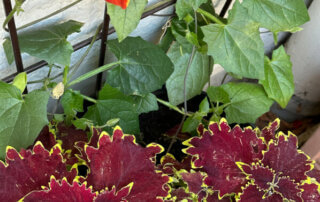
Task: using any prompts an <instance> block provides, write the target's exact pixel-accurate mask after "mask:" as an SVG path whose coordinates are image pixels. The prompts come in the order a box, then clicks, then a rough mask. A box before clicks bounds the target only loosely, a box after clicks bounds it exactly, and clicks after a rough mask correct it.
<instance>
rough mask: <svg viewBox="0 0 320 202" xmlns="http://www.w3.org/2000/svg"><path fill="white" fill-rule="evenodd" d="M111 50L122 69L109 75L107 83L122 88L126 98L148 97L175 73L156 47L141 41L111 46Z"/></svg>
mask: <svg viewBox="0 0 320 202" xmlns="http://www.w3.org/2000/svg"><path fill="white" fill-rule="evenodd" d="M108 45H109V49H110V51H112V52H113V53H114V54H115V56H116V57H117V58H118V60H119V61H120V65H119V66H117V67H115V68H114V69H112V70H111V71H109V73H108V76H107V83H109V84H110V85H111V86H113V87H120V89H121V91H122V92H123V93H125V94H147V93H150V92H153V91H155V90H157V89H159V88H161V86H162V85H163V84H164V83H165V81H166V80H167V79H168V77H169V76H170V74H171V73H172V71H173V64H172V63H171V61H170V59H169V58H168V57H167V56H166V54H165V53H164V52H163V51H162V50H161V49H160V48H159V47H158V46H156V45H154V44H151V43H149V42H146V41H144V40H142V39H141V38H139V37H136V38H132V37H130V38H126V39H125V40H124V41H122V42H121V43H118V41H117V40H112V41H110V42H108Z"/></svg>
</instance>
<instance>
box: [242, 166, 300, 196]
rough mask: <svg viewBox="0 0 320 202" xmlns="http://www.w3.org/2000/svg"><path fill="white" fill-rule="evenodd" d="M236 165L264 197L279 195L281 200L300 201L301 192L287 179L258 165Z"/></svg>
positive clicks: (296, 185) (295, 184)
mask: <svg viewBox="0 0 320 202" xmlns="http://www.w3.org/2000/svg"><path fill="white" fill-rule="evenodd" d="M237 165H238V166H239V167H240V168H241V169H242V170H243V172H244V173H246V174H247V175H248V177H249V179H250V180H252V183H253V184H254V185H256V186H257V188H258V189H259V190H260V191H261V192H263V193H264V196H265V195H268V196H271V195H273V194H280V195H281V196H282V197H283V198H286V199H289V200H294V201H302V199H301V197H300V196H301V191H302V190H301V189H299V188H298V184H297V183H294V181H293V180H290V178H289V177H279V175H280V173H276V172H275V171H273V170H272V169H270V168H268V167H263V166H261V165H259V164H253V165H252V166H249V165H246V164H243V163H239V162H238V163H237Z"/></svg>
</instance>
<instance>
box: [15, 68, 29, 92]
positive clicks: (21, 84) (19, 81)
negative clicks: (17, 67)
mask: <svg viewBox="0 0 320 202" xmlns="http://www.w3.org/2000/svg"><path fill="white" fill-rule="evenodd" d="M12 85H14V86H15V87H17V88H18V89H19V90H20V91H21V93H23V91H24V89H25V88H26V86H27V74H26V73H25V72H21V73H19V74H18V75H17V76H16V77H15V78H14V79H13V82H12Z"/></svg>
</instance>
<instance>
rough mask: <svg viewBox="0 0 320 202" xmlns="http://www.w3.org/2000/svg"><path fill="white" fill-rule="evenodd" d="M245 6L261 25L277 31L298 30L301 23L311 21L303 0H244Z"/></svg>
mask: <svg viewBox="0 0 320 202" xmlns="http://www.w3.org/2000/svg"><path fill="white" fill-rule="evenodd" d="M243 6H244V7H246V8H247V9H248V12H249V15H251V16H252V18H253V19H254V20H255V21H257V22H259V23H260V24H261V27H264V28H267V29H269V30H270V31H272V32H275V33H277V32H280V31H290V32H295V31H298V30H300V29H301V28H299V26H300V25H302V24H304V23H305V22H307V21H309V15H308V10H307V8H306V5H305V3H304V1H303V0H282V1H279V0H244V1H243Z"/></svg>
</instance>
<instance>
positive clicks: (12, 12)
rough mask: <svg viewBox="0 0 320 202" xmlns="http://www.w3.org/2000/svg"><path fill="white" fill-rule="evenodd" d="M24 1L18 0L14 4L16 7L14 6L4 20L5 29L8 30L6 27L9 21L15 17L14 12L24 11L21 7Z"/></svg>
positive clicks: (3, 26)
mask: <svg viewBox="0 0 320 202" xmlns="http://www.w3.org/2000/svg"><path fill="white" fill-rule="evenodd" d="M23 2H24V0H20V1H19V0H18V1H16V4H15V5H14V7H13V9H12V10H11V12H10V13H9V15H8V16H7V17H6V19H5V20H4V22H3V24H2V28H3V29H4V30H8V29H7V28H6V26H7V24H8V23H9V21H10V20H11V19H12V18H13V16H14V14H15V13H16V12H18V13H19V12H20V11H22V9H21V5H22V4H23Z"/></svg>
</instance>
